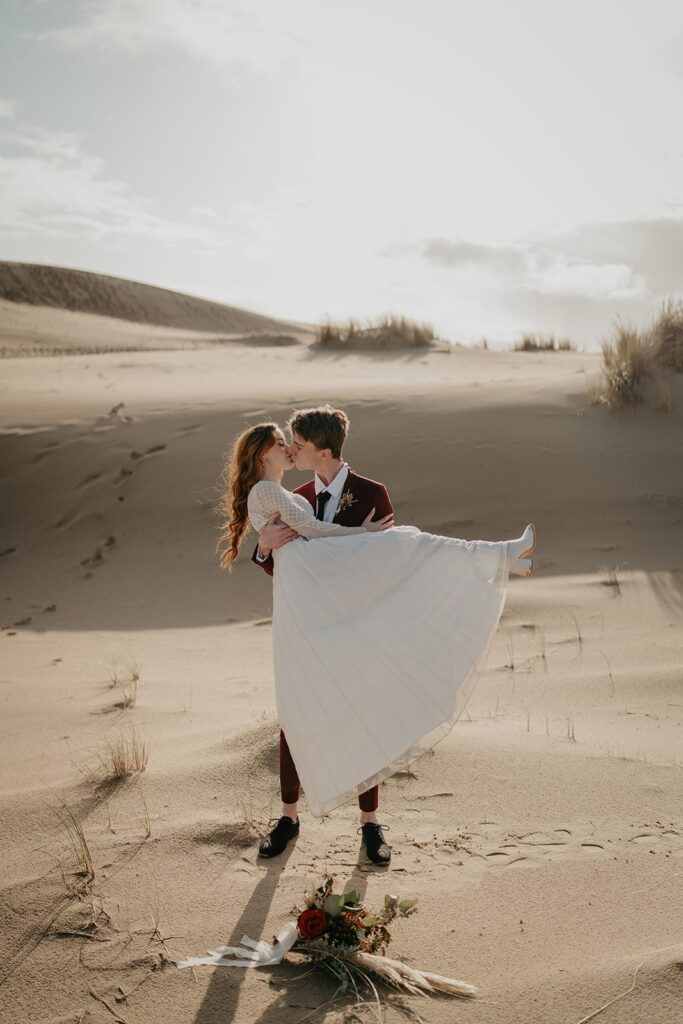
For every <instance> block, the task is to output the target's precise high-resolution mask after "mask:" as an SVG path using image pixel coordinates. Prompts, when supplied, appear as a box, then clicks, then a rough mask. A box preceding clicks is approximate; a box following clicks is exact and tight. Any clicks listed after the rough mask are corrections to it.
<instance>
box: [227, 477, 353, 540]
mask: <svg viewBox="0 0 683 1024" xmlns="http://www.w3.org/2000/svg"><path fill="white" fill-rule="evenodd" d="M306 504H307V505H308V502H307V503H306ZM247 505H248V510H249V518H250V519H251V521H252V523H253V524H254V527H255V528H256V529H257V530H261V529H262V528H263V526H264V525H265V523H266V521H267V520H268V518H269V517H270V516H271V515H272V514H273V512H279V513H280V517H281V519H282V522H283V523H287V525H288V526H291V527H292V529H293V530H296V532H297V533H299V534H301V536H302V537H308V538H309V539H310V538H313V537H344V536H348V535H350V534H352V533H367V530H366V529H365V527H364V526H340V525H339V523H323V522H321V520H319V519H316V518H315V515H314V514H313V509H312V508H311V507H310V506H308V508H304V506H303V502H302V503H301V504H299V503H298V502H297V501H296V500H295V498H294V497H293V496H292V494H291V492H290V491H288V490H286V489H285V488H284V487H280V485H279V484H276V483H275V481H274V480H259V482H258V483H257V484H255V485H254V486H253V487H252V489H251V490H250V491H249V499H248V502H247Z"/></svg>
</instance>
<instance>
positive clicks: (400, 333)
mask: <svg viewBox="0 0 683 1024" xmlns="http://www.w3.org/2000/svg"><path fill="white" fill-rule="evenodd" d="M435 341H436V334H435V333H434V328H433V327H432V325H431V324H428V323H418V322H417V321H415V320H410V319H409V318H408V317H405V316H394V315H388V316H384V317H381V318H380V319H379V320H376V321H374V322H369V323H367V324H366V325H365V326H362V325H361V323H360V322H359V321H357V320H353V319H350V320H348V321H347V322H346V323H345V324H332V323H326V324H321V325H320V326H319V327H318V328H317V330H316V333H315V342H314V344H315V346H316V347H317V348H324V349H337V350H339V349H342V350H361V351H362V350H369V351H375V350H382V349H406V348H429V347H430V346H431V345H433V344H434V342H435Z"/></svg>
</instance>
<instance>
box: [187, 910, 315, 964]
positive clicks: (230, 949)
mask: <svg viewBox="0 0 683 1024" xmlns="http://www.w3.org/2000/svg"><path fill="white" fill-rule="evenodd" d="M298 937H299V932H298V929H297V926H296V922H295V921H289V922H288V923H287V924H286V925H285V926H284V928H283V929H282V930H281V931H280V932H279V933H278V935H277V936H276V939H275V942H274V943H273V945H272V946H271V945H270V944H269V943H268V942H264V941H263V939H261V940H260V941H258V942H256V941H255V940H254V939H250V938H249V936H248V935H243V936H242V945H241V946H220V947H219V948H218V949H210V950H209V955H208V956H189V957H187V959H186V960H177V961H176V967H201V966H203V965H204V964H206V965H207V966H210V967H272V965H273V964H279V963H280V962H281V960H282V959H283V957H284V956H286V954H287V953H289V951H290V949H291V948H292V946H293V945H294V943H295V942H296V940H297V939H298ZM245 946H247V947H249V948H247V949H245V948H244V947H245ZM227 954H230V955H231V956H235V957H238V958H239V959H237V960H234V959H231V958H230V957H228V956H227Z"/></svg>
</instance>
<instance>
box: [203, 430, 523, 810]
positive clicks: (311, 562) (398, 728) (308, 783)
mask: <svg viewBox="0 0 683 1024" xmlns="http://www.w3.org/2000/svg"><path fill="white" fill-rule="evenodd" d="M291 466H292V460H291V457H290V455H289V451H288V448H287V442H286V440H285V437H284V435H283V433H282V431H281V430H280V428H279V427H278V426H277V424H275V423H262V424H258V425H256V426H254V427H250V428H249V429H248V430H245V431H244V432H243V433H242V434H241V435H240V436H239V437H238V438H237V440H236V442H235V444H234V446H233V449H232V453H231V458H230V463H229V479H228V493H227V495H226V498H225V509H226V511H227V512H228V517H227V519H226V524H225V529H224V532H223V534H222V536H221V543H222V544H223V545H224V549H223V551H222V553H221V566H222V567H223V568H226V569H230V568H231V567H232V564H233V562H234V561H235V559H236V557H237V554H238V552H239V549H240V545H241V543H242V541H243V539H244V536H245V534H246V532H247V530H248V528H249V521H251V524H252V526H253V527H254V528H255V529H256V530H257V531H258V530H261V529H262V528H263V526H264V525H265V523H266V522H267V521H268V519H269V517H270V516H272V514H273V513H274V512H278V513H279V514H280V516H281V520H282V522H284V523H287V524H288V525H289V526H290V527H291V528H292V529H293V530H296V532H297V533H298V534H299V539H298V540H295V541H293V542H292V543H290V544H286V545H285V546H284V547H282V548H280V549H278V550H277V551H276V552H274V555H275V572H274V578H273V660H274V675H275V696H276V708H277V717H278V721H279V723H280V725H281V727H282V729H283V730H284V732H285V734H286V736H287V742H288V744H289V746H290V749H291V751H292V755H293V757H294V761H295V763H296V767H297V771H298V773H299V776H300V778H301V782H302V786H303V789H304V791H305V793H306V799H307V803H308V807H309V810H310V811H311V813H312V814H314V815H316V816H317V817H322V816H323V815H324V814H326V813H327V812H329V811H330V810H332V809H333V808H334V807H337V806H338V805H339V804H342V803H344V802H345V801H347V800H349V799H351V798H353V797H355V796H356V795H357V794H358V793H362V792H364V791H366V790H368V789H370V787H372V786H374V785H376V784H378V783H379V782H381V781H382V780H384V779H386V778H388V777H389V776H390V775H393V774H394V773H395V772H397V771H399V770H400V769H402V768H404V767H406V765H408V764H410V763H411V762H412V761H413V760H415V758H417V757H419V756H420V755H421V754H423V753H425V752H426V751H427V750H429V749H431V748H432V747H433V746H434V745H435V744H436V743H438V742H439V740H441V739H443V738H444V737H445V736H446V735H447V734H448V733H449V732H450V730H451V728H452V727H453V725H454V724H455V722H456V720H457V719H458V717H459V715H460V714H461V712H462V710H463V708H464V706H465V703H466V702H467V699H468V698H469V696H470V693H471V691H472V689H473V688H474V684H475V682H476V676H477V673H478V671H480V670H481V667H482V663H483V660H484V657H485V655H486V652H487V649H488V646H489V643H490V640H491V638H492V636H493V633H494V632H495V629H496V627H497V625H498V621H499V619H500V616H501V614H502V610H503V604H504V601H505V589H506V585H507V579H508V573H509V572H515V573H517V574H519V575H522V576H529V575H530V574H531V571H532V561H531V558H530V557H529V556H530V555H531V553H532V551H533V548H534V545H535V540H536V538H535V531H534V528H533V526H531V525H530V526H527V528H526V530H525V531H524V533H523V534H522V536H521V537H520V538H518V539H517V540H510V541H480V540H476V541H464V540H458V539H456V538H453V537H440V536H436V535H434V534H431V533H423V532H422V531H421V530H418V529H417V528H416V527H414V526H398V527H397V526H394V525H393V519H392V517H391V516H386V517H385V518H384V519H380V520H379V521H378V522H372V515H373V513H372V512H371V513H370V515H369V516H368V517H367V519H366V520H365V521H364V524H363V525H362V526H357V527H345V526H341V525H340V524H338V523H334V522H333V523H327V522H323V521H322V520H319V519H316V518H315V514H314V512H313V509H312V507H311V505H310V504H309V503H308V501H307V500H306V499H305V498H304V497H302V496H301V495H298V494H292V492H291V491H288V490H286V489H285V488H284V487H282V484H281V481H282V477H283V474H284V472H285V471H286V470H288V469H290V468H291ZM373 512H374V510H373Z"/></svg>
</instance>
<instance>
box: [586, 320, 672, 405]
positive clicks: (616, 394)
mask: <svg viewBox="0 0 683 1024" xmlns="http://www.w3.org/2000/svg"><path fill="white" fill-rule="evenodd" d="M656 376H657V354H656V349H655V345H654V342H653V338H652V334H651V333H650V331H641V330H638V329H637V328H635V327H629V326H626V325H625V324H622V323H621V321H619V320H616V321H615V323H614V325H613V327H612V334H611V337H610V338H608V339H607V340H606V341H604V342H603V345H602V379H601V380H600V382H599V384H598V385H597V387H596V389H595V391H594V394H593V400H594V401H596V402H601V403H603V404H604V405H606V406H607V407H608V408H610V409H623V408H625V407H627V406H634V405H638V404H639V403H640V402H643V401H644V399H645V391H646V388H647V385H648V384H649V383H650V382H651V381H652V380H653V379H654V378H655V377H656Z"/></svg>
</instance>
